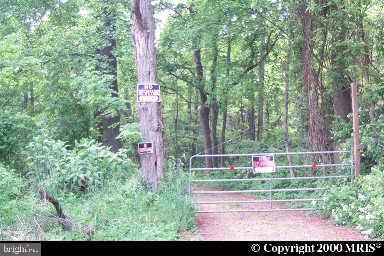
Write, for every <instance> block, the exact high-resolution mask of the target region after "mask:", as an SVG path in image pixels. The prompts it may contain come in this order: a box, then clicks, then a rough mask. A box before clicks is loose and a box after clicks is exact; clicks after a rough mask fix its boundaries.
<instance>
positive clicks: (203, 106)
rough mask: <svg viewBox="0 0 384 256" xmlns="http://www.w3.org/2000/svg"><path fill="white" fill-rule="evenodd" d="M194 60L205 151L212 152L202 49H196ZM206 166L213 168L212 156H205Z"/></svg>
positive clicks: (206, 152)
mask: <svg viewBox="0 0 384 256" xmlns="http://www.w3.org/2000/svg"><path fill="white" fill-rule="evenodd" d="M194 60H195V64H196V78H197V83H198V85H197V88H198V89H199V93H200V122H201V128H202V132H203V136H204V153H205V154H209V155H210V154H212V142H211V128H210V126H209V112H210V111H209V106H208V103H207V100H208V95H207V93H206V91H205V90H204V70H203V64H202V63H201V52H200V49H196V50H195V52H194ZM205 166H206V168H212V167H213V162H212V157H206V158H205Z"/></svg>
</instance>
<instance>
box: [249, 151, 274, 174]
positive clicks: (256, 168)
mask: <svg viewBox="0 0 384 256" xmlns="http://www.w3.org/2000/svg"><path fill="white" fill-rule="evenodd" d="M252 167H253V173H271V172H275V171H276V165H275V157H274V156H273V155H253V156H252Z"/></svg>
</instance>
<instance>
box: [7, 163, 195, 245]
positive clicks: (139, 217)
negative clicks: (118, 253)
mask: <svg viewBox="0 0 384 256" xmlns="http://www.w3.org/2000/svg"><path fill="white" fill-rule="evenodd" d="M186 185H187V177H186V176H185V175H184V174H183V173H182V172H179V171H173V170H170V171H169V172H168V173H167V174H166V177H165V179H164V180H163V181H162V183H161V186H160V187H161V188H160V192H159V193H158V194H156V193H153V192H151V191H150V190H148V189H146V188H145V187H143V185H141V183H140V180H139V178H138V176H137V175H135V176H130V177H129V179H125V180H124V179H119V178H116V177H113V178H112V179H109V180H107V181H106V182H104V184H103V187H101V188H100V189H98V190H97V191H93V192H91V193H88V194H86V195H83V196H79V195H78V194H77V193H68V192H64V191H60V192H59V193H57V194H56V196H57V198H58V200H59V201H60V203H61V205H62V207H63V209H64V211H65V213H66V214H67V215H68V216H70V218H71V219H73V220H74V221H75V223H76V225H75V228H74V230H73V231H72V232H65V231H63V230H62V228H61V226H60V225H59V224H58V222H57V220H56V219H52V218H50V217H49V216H52V214H53V212H54V210H53V209H52V206H51V205H50V204H49V203H48V202H38V201H36V200H33V199H32V200H31V199H30V200H31V201H30V202H32V203H33V204H34V205H33V206H32V207H31V209H29V210H28V211H26V212H25V213H23V212H18V211H19V210H20V207H19V206H18V205H17V204H15V208H14V210H13V212H12V213H14V214H17V215H18V216H19V221H17V222H16V221H15V220H14V216H12V215H8V218H9V219H13V221H14V222H13V223H12V225H6V226H4V225H3V227H1V226H0V230H1V229H2V230H3V231H4V234H6V235H9V236H10V237H11V238H13V239H20V240H21V239H22V240H36V239H37V240H84V239H85V238H86V234H85V233H86V231H87V230H93V235H92V238H91V239H92V240H177V239H178V238H179V233H180V232H182V231H184V230H186V229H188V228H190V227H192V225H194V223H195V216H194V211H193V208H192V203H191V200H190V198H189V197H188V195H187V189H186V188H187V187H186ZM24 200H25V199H24ZM18 202H19V203H20V200H19V201H18ZM21 202H23V201H21ZM0 224H1V223H0ZM16 231H17V232H16ZM5 238H6V239H7V238H8V239H7V240H9V237H5ZM0 239H1V234H0Z"/></svg>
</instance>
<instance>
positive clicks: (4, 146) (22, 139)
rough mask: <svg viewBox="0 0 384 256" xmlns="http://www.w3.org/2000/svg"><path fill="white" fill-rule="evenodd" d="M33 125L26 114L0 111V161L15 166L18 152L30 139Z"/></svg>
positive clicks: (18, 159)
mask: <svg viewBox="0 0 384 256" xmlns="http://www.w3.org/2000/svg"><path fill="white" fill-rule="evenodd" d="M33 126H34V123H33V121H32V120H31V118H30V117H29V116H27V115H24V114H21V113H11V112H8V111H5V112H3V111H1V112H0V161H4V162H6V163H8V164H10V165H12V166H17V162H18V161H20V158H19V157H20V156H19V153H20V151H21V150H22V149H23V148H24V147H25V146H26V145H27V144H28V142H29V141H30V139H31V136H32V131H33Z"/></svg>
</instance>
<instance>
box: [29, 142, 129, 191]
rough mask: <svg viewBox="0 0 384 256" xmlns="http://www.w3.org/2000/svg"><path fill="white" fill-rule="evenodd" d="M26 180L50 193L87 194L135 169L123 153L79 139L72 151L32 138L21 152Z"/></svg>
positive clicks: (60, 143) (60, 145)
mask: <svg viewBox="0 0 384 256" xmlns="http://www.w3.org/2000/svg"><path fill="white" fill-rule="evenodd" d="M25 154H26V156H27V158H26V159H27V160H26V162H27V168H28V169H29V176H30V177H33V178H34V179H35V180H37V181H38V182H39V184H40V185H42V186H44V187H45V188H46V189H48V190H50V191H51V192H55V191H56V192H57V191H58V190H62V189H69V190H71V191H83V192H88V191H90V190H94V189H96V188H98V187H100V186H101V185H102V184H103V183H104V182H105V181H106V180H107V179H111V178H112V177H113V176H119V177H122V178H124V177H127V176H128V174H132V170H134V169H135V166H134V164H133V162H132V161H131V160H130V159H128V158H127V157H126V154H125V152H124V151H119V152H117V153H112V152H110V151H109V150H108V149H106V148H105V147H104V146H101V145H100V144H99V143H97V142H95V141H93V140H87V139H83V140H81V141H80V142H77V143H76V144H75V146H74V148H73V149H72V150H70V149H68V148H67V146H66V145H65V143H64V142H61V141H55V140H51V139H47V138H45V137H43V136H39V137H35V138H34V140H33V142H31V143H30V144H29V146H28V147H27V150H26V151H25Z"/></svg>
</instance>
